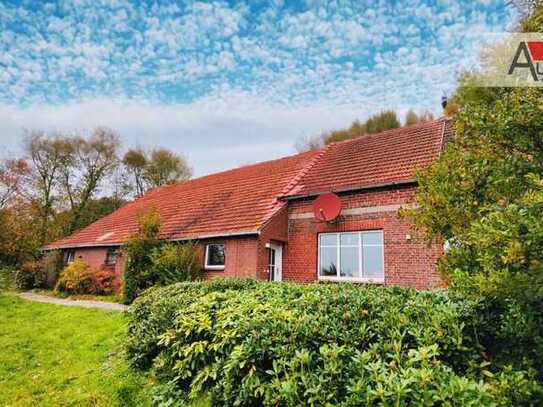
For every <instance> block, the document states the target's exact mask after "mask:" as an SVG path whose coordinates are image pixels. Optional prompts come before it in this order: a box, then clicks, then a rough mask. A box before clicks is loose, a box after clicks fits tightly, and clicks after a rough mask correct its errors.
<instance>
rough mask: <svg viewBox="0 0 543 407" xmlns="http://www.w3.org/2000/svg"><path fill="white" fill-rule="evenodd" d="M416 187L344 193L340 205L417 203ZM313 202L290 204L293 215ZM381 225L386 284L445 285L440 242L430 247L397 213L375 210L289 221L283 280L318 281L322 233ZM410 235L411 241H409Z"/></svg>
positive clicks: (307, 211)
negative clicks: (333, 219) (438, 268)
mask: <svg viewBox="0 0 543 407" xmlns="http://www.w3.org/2000/svg"><path fill="white" fill-rule="evenodd" d="M414 193H415V188H414V187H400V188H397V189H392V190H390V189H389V190H386V189H381V190H375V191H372V192H365V193H353V194H346V195H342V196H341V197H340V198H341V201H342V208H343V209H351V208H360V207H378V206H381V207H382V206H385V205H398V204H408V203H411V202H413V197H414ZM311 205H312V200H303V201H296V202H291V203H290V205H289V215H293V214H298V215H299V214H307V213H310V212H312V206H311ZM372 229H382V230H383V236H384V258H385V264H384V266H385V284H398V285H401V286H404V287H415V288H429V287H434V286H437V285H442V282H441V280H440V278H439V276H438V274H437V273H436V272H435V264H436V261H437V259H438V258H439V256H440V255H441V254H442V246H441V245H432V246H428V245H427V244H426V243H425V242H420V241H415V240H414V236H413V231H412V230H411V228H410V227H409V225H408V224H407V223H406V222H405V221H401V220H400V219H398V216H397V212H395V211H394V212H391V211H386V212H371V213H364V214H358V215H347V216H345V215H341V216H340V218H339V219H338V220H337V221H336V222H335V223H325V222H319V221H316V220H315V219H313V218H307V219H306V218H304V219H292V218H291V219H289V224H288V233H289V238H288V245H287V246H286V250H284V257H283V259H284V260H283V279H284V280H292V281H304V282H305V281H314V280H316V279H317V261H318V260H317V256H318V246H317V239H318V233H323V232H342V231H359V230H372ZM407 235H411V237H412V239H411V240H408V239H407V238H406V236H407Z"/></svg>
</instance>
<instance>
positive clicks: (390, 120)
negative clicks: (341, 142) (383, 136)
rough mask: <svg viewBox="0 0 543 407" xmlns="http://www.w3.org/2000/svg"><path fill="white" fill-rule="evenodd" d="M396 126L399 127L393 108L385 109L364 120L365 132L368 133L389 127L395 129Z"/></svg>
mask: <svg viewBox="0 0 543 407" xmlns="http://www.w3.org/2000/svg"><path fill="white" fill-rule="evenodd" d="M398 127H400V121H399V120H398V116H397V115H396V112H395V111H393V110H385V111H383V112H381V113H378V114H376V115H373V116H371V117H370V118H369V119H368V120H366V132H367V133H369V134H373V133H379V132H381V131H385V130H389V129H397V128H398Z"/></svg>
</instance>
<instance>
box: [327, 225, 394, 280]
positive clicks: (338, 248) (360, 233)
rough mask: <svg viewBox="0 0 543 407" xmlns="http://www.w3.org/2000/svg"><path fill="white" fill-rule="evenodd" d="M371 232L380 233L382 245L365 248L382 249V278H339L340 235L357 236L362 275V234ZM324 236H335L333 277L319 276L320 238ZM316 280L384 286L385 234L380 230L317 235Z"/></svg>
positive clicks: (359, 265)
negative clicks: (335, 255) (335, 258)
mask: <svg viewBox="0 0 543 407" xmlns="http://www.w3.org/2000/svg"><path fill="white" fill-rule="evenodd" d="M372 232H380V233H381V241H382V245H375V244H370V245H366V246H370V247H375V246H379V247H382V250H381V261H382V264H383V276H382V277H379V278H375V277H373V278H370V277H341V276H340V275H339V274H340V273H341V235H342V234H354V233H356V234H357V235H358V250H359V253H358V270H359V272H362V273H363V271H364V270H363V269H362V264H363V262H364V260H363V257H362V256H363V253H364V240H363V235H364V233H372ZM326 235H336V239H337V240H336V246H337V263H338V264H337V275H335V276H321V247H322V246H321V236H326ZM324 247H335V246H326V245H325V246H324ZM345 247H355V246H352V245H347V246H345ZM317 248H318V250H317V256H318V258H317V278H318V280H319V281H339V282H341V281H345V282H353V283H375V284H384V282H385V234H384V232H383V230H382V229H374V230H355V231H344V232H327V233H319V234H318V235H317Z"/></svg>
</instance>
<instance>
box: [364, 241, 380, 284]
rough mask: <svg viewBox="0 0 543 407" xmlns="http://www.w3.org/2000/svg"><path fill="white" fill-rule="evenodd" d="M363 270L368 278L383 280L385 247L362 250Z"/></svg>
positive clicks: (369, 247) (368, 247)
mask: <svg viewBox="0 0 543 407" xmlns="http://www.w3.org/2000/svg"><path fill="white" fill-rule="evenodd" d="M362 260H363V264H362V270H364V277H366V278H383V277H384V273H383V247H382V246H364V247H363V248H362Z"/></svg>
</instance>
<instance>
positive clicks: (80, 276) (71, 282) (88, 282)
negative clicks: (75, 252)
mask: <svg viewBox="0 0 543 407" xmlns="http://www.w3.org/2000/svg"><path fill="white" fill-rule="evenodd" d="M114 281H115V272H114V271H113V270H110V269H107V268H100V269H98V270H96V269H93V268H91V267H90V266H89V265H88V264H87V263H85V262H84V261H83V260H80V259H77V260H75V261H73V262H72V263H70V264H68V265H67V266H66V267H65V268H64V270H62V272H61V273H60V276H59V279H58V281H57V284H56V286H55V292H56V293H57V294H61V295H73V294H76V295H80V294H94V295H109V294H112V293H113V292H114V291H115V287H114Z"/></svg>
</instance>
